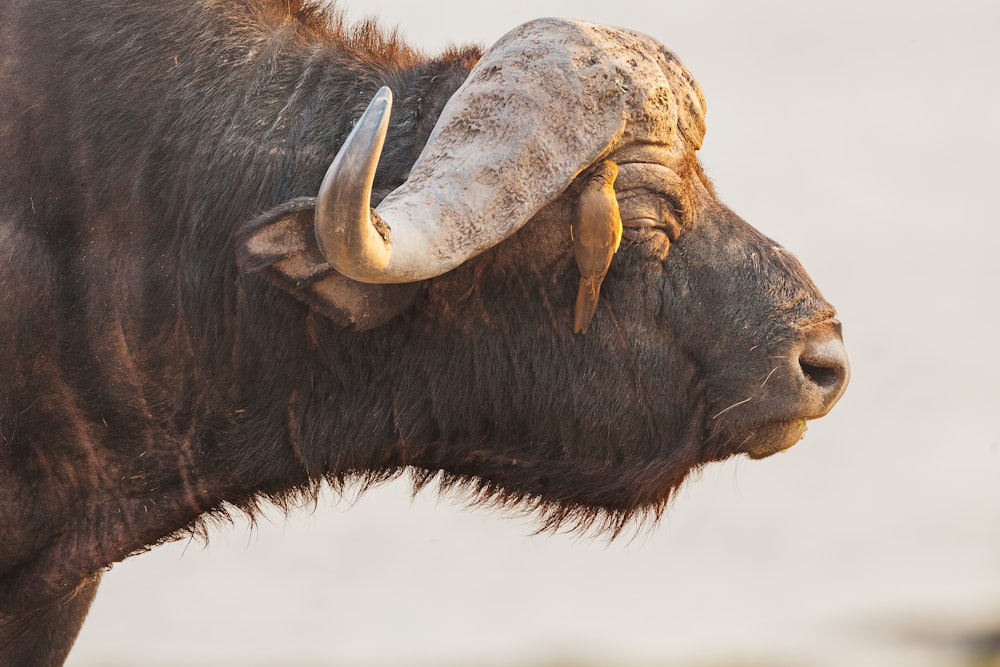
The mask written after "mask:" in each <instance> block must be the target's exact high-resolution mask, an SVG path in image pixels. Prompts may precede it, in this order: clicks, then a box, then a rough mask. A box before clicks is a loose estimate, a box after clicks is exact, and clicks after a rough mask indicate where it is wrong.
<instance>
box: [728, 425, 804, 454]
mask: <svg viewBox="0 0 1000 667" xmlns="http://www.w3.org/2000/svg"><path fill="white" fill-rule="evenodd" d="M807 428H808V425H807V423H806V420H805V419H791V420H788V421H780V422H772V423H768V424H764V425H762V426H760V427H758V428H756V429H754V430H753V432H752V433H751V434H750V436H749V437H748V438H747V439H746V440H744V441H743V442H742V443H741V444H740V446H739V452H740V453H743V454H746V455H747V456H749V457H750V458H752V459H763V458H767V457H768V456H771V455H772V454H778V453H779V452H783V451H785V450H787V449H790V448H791V447H792V446H793V445H795V444H796V443H797V442H798V441H799V440H801V439H802V437H803V436H804V435H805V433H806V429H807Z"/></svg>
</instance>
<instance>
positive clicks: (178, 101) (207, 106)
mask: <svg viewBox="0 0 1000 667" xmlns="http://www.w3.org/2000/svg"><path fill="white" fill-rule="evenodd" d="M390 91H391V92H390ZM393 104H394V105H395V108H393ZM704 113H705V103H704V100H703V98H702V94H701V91H700V89H699V87H698V85H697V84H696V83H695V81H694V79H693V78H692V77H691V75H690V74H689V73H688V71H687V69H685V67H684V66H683V65H682V64H681V63H680V61H679V60H678V59H677V58H676V57H675V56H674V55H673V54H672V53H671V52H670V51H668V50H666V49H665V48H664V47H663V46H661V45H660V44H658V43H657V42H656V41H654V40H653V39H651V38H649V37H646V36H644V35H641V34H638V33H634V32H630V31H627V30H620V29H616V28H609V27H605V26H599V25H593V24H588V23H583V22H578V21H567V20H556V19H546V20H540V21H535V22H531V23H528V24H526V25H523V26H521V27H519V28H516V29H515V30H513V31H512V32H510V33H509V34H508V35H506V36H505V37H503V38H502V39H501V40H500V41H499V42H498V43H497V44H495V45H494V46H493V47H491V48H490V49H488V50H486V51H480V50H477V49H474V48H469V49H464V50H463V49H452V50H450V51H448V52H446V53H444V54H443V55H442V56H440V57H438V58H435V59H427V58H424V57H423V56H420V55H419V54H417V53H415V52H414V51H412V50H411V49H409V48H408V47H406V46H405V45H404V44H402V43H400V42H399V40H397V39H395V38H394V37H393V36H391V35H386V34H385V33H382V32H380V31H379V30H378V29H377V28H376V27H374V26H372V25H368V24H364V25H361V26H360V27H354V28H349V27H346V26H345V25H344V23H343V21H342V19H341V18H339V15H338V14H337V13H336V12H335V11H333V10H329V9H327V10H324V9H321V8H318V7H314V6H311V5H309V4H306V3H305V2H304V0H281V1H279V0H101V1H100V2H96V1H90V0H81V1H80V2H66V1H65V0H34V1H33V2H23V1H19V0H0V155H2V156H3V160H2V163H0V250H2V254H0V285H2V288H0V330H2V331H3V332H4V333H3V336H2V339H0V369H2V370H3V373H4V376H5V377H4V382H3V383H2V384H0V664H3V665H21V664H30V665H36V664H59V663H61V662H62V660H63V659H64V657H65V655H66V653H67V652H68V650H69V647H70V646H71V645H72V642H73V639H74V638H75V636H76V633H77V632H78V630H79V627H80V624H81V623H82V621H83V618H84V616H85V614H86V610H87V607H88V606H89V604H90V600H91V599H92V597H93V595H94V592H95V590H96V588H97V584H98V580H99V578H100V573H101V571H102V570H103V569H104V568H107V567H108V566H109V565H110V564H112V563H114V562H116V561H119V560H121V559H123V558H125V557H127V556H129V555H130V554H134V553H137V552H140V551H143V550H145V549H148V548H150V546H152V545H155V544H157V543H161V542H164V541H166V540H170V539H173V538H175V537H177V536H179V535H183V534H186V532H187V531H191V530H192V529H196V528H197V527H198V525H199V522H200V521H203V520H204V518H205V517H206V516H211V515H212V514H213V513H225V512H226V511H227V508H230V509H231V508H233V507H238V508H241V509H245V510H247V511H253V509H254V507H255V505H256V503H258V502H260V501H261V500H262V499H263V500H272V501H276V502H279V503H280V502H282V501H287V500H288V499H289V498H290V497H295V496H296V495H297V494H298V495H301V494H306V495H308V494H311V493H314V492H315V490H316V488H317V487H318V486H319V485H320V484H321V483H322V482H323V481H324V480H327V481H329V482H331V483H333V484H335V485H343V484H348V483H362V484H365V483H372V482H376V481H380V480H384V479H388V478H391V477H394V476H397V475H399V474H400V473H401V472H402V471H404V470H410V471H411V472H412V475H413V477H414V480H415V483H416V485H417V486H418V487H419V486H421V485H423V484H426V483H427V482H429V481H431V480H432V479H436V480H438V481H439V482H440V483H441V484H443V485H444V486H445V487H454V486H459V487H461V488H464V489H466V490H467V491H468V492H469V493H470V494H471V495H472V496H473V497H474V498H475V499H477V500H480V501H483V502H490V503H499V504H501V505H504V506H515V507H518V508H529V509H531V510H533V511H535V512H536V513H537V515H538V516H539V518H540V521H541V526H542V527H543V528H554V527H557V526H563V527H570V528H573V527H577V528H586V527H594V528H595V529H597V530H601V529H603V530H607V531H610V532H611V533H614V532H616V531H617V530H620V529H621V527H622V526H623V525H624V524H625V523H626V522H627V521H628V520H629V519H631V518H633V517H637V516H638V517H654V518H655V517H656V516H658V515H659V513H660V512H661V511H662V509H663V507H664V505H665V503H666V502H667V501H668V499H669V497H670V495H671V492H672V491H673V490H674V489H675V488H676V487H677V485H678V484H680V483H681V481H682V480H683V479H684V477H685V475H686V474H687V473H688V472H689V471H690V470H691V469H692V468H694V467H697V466H699V465H701V464H704V463H706V462H709V461H716V460H720V459H723V458H726V457H728V456H732V455H735V454H740V453H743V454H748V455H750V456H752V457H763V456H767V455H769V454H772V453H774V452H777V451H780V450H783V449H785V448H787V447H790V446H791V445H793V444H794V443H795V442H797V441H798V440H799V439H800V438H801V436H802V434H803V432H804V430H805V424H806V421H807V420H809V419H814V418H817V417H821V416H823V415H825V414H826V413H827V412H828V411H829V410H830V408H831V407H832V406H833V404H834V403H835V402H836V401H837V399H838V398H839V397H840V395H841V394H842V392H843V390H844V387H845V386H846V383H847V378H848V365H847V359H846V354H845V352H844V348H843V344H842V342H841V336H840V324H839V323H838V322H837V320H836V319H835V312H834V309H833V308H832V307H831V306H830V305H829V304H828V303H827V302H826V301H825V300H824V299H823V297H822V296H821V295H820V293H819V291H818V290H817V289H816V287H815V286H814V285H813V283H812V282H811V281H810V279H809V278H808V276H807V275H806V273H805V271H804V270H803V269H802V267H801V266H800V265H799V263H798V262H797V261H796V260H795V259H794V258H793V257H792V256H791V255H790V254H789V253H788V252H786V251H785V250H784V249H782V248H781V246H779V245H777V244H776V243H775V242H774V241H771V240H770V239H768V238H765V237H764V236H762V235H761V234H759V233H758V232H756V231H755V230H754V229H752V228H751V227H749V226H748V225H747V224H746V223H744V222H743V221H742V220H741V219H740V218H739V217H737V216H736V215H735V214H734V213H733V212H731V211H730V210H729V209H728V208H726V207H725V206H724V205H723V204H722V203H720V202H719V201H718V200H717V198H716V197H715V194H714V191H713V188H712V185H711V183H710V182H709V180H708V178H707V177H706V176H705V174H704V172H703V171H702V169H701V166H700V165H699V163H698V161H697V158H696V156H695V151H696V150H697V149H698V147H699V146H700V144H701V141H702V138H703V135H704V128H705V126H704ZM383 142H384V149H383ZM614 167H617V169H615V168H614ZM598 172H600V173H599V174H598V176H595V174H596V173H598ZM595 178H597V179H598V180H600V183H599V184H598V186H588V183H591V182H594V179H595ZM601 179H603V180H601ZM588 187H596V188H597V189H596V190H595V191H594V192H595V193H596V194H594V196H592V197H590V198H589V199H588V198H587V197H584V198H581V193H585V192H587V188H588ZM612 188H613V189H612ZM578 202H579V210H577V209H576V207H577V205H578ZM372 205H376V207H375V208H371V206H372ZM574 211H575V212H574ZM573 219H578V220H580V221H582V222H581V223H580V224H583V222H586V229H587V230H589V231H588V234H589V233H591V232H593V235H592V236H591V237H588V238H593V239H604V240H603V241H600V242H598V241H594V242H593V243H594V244H596V245H595V246H594V247H595V248H598V250H597V251H595V252H598V251H599V252H600V253H605V254H604V255H600V256H599V261H597V262H596V264H594V266H595V267H596V268H593V269H592V271H591V272H592V273H593V274H594V275H593V276H591V277H588V281H590V282H588V284H592V283H593V280H591V278H594V279H596V277H598V276H600V277H602V279H603V284H601V283H600V282H599V281H598V283H597V287H596V288H595V289H599V294H598V292H597V291H590V292H588V294H589V295H590V296H587V297H585V299H586V303H584V304H583V306H584V308H583V310H582V311H581V312H582V313H583V315H579V316H577V319H578V324H577V325H576V326H574V310H575V307H576V301H577V292H578V287H579V286H580V283H581V274H580V269H579V268H578V266H577V259H575V256H574V242H573V240H572V239H571V234H570V223H571V221H572V220H573ZM581 243H582V245H580V246H578V248H577V251H578V252H583V251H584V250H587V247H588V246H587V243H590V241H583V242H581ZM619 244H620V247H619ZM616 249H617V252H615V250H616ZM580 256H581V257H582V255H580ZM609 258H610V259H609ZM608 261H609V262H610V267H608V266H607V264H606V262H608ZM583 262H584V260H581V263H582V264H581V265H583ZM601 271H606V275H601ZM587 289H590V288H587ZM583 291H584V290H583V289H582V288H581V293H583ZM581 298H584V297H581ZM591 311H593V312H591ZM579 322H583V323H584V324H586V326H582V325H580V324H579ZM574 328H576V329H577V330H578V331H579V332H580V333H579V334H577V333H574ZM584 332H585V335H583V333H584Z"/></svg>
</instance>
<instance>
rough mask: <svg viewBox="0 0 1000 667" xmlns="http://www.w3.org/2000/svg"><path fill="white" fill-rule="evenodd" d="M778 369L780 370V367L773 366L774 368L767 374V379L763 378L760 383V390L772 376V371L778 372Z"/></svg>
mask: <svg viewBox="0 0 1000 667" xmlns="http://www.w3.org/2000/svg"><path fill="white" fill-rule="evenodd" d="M779 368H781V366H775V367H774V368H772V369H771V372H770V373H768V374H767V377H766V378H764V381H763V382H761V383H760V388H761V389H763V388H764V385H765V384H767V381H768V380H770V379H771V376H772V375H774V371H776V370H778V369H779Z"/></svg>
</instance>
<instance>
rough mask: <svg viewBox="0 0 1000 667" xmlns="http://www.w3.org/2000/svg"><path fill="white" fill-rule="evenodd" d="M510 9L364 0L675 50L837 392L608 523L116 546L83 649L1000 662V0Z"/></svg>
mask: <svg viewBox="0 0 1000 667" xmlns="http://www.w3.org/2000/svg"><path fill="white" fill-rule="evenodd" d="M492 4H493V5H496V6H480V4H479V3H458V2H454V1H450V2H449V1H443V0H442V1H431V0H428V1H425V2H421V3H410V4H406V3H404V2H402V1H401V0H396V1H389V0H383V1H381V2H375V1H374V0H372V1H370V2H355V3H354V4H353V5H352V6H351V16H355V17H360V16H363V15H366V14H368V13H373V12H377V13H378V14H379V15H380V16H382V17H383V18H384V19H385V20H386V21H387V22H397V21H398V22H399V23H400V24H402V25H404V26H405V30H404V33H405V35H406V36H408V37H409V38H410V40H411V41H412V42H414V43H415V44H416V45H418V46H420V47H423V48H426V49H427V50H428V51H437V50H439V49H440V48H442V47H443V46H444V45H445V44H446V43H447V42H448V41H451V40H454V41H459V42H468V41H474V42H482V43H490V42H492V41H494V40H495V39H496V38H498V37H499V36H500V35H501V34H502V33H503V32H505V31H506V30H507V29H509V28H510V27H513V26H514V25H516V24H518V23H520V22H522V21H524V20H527V19H529V18H533V17H536V16H545V15H562V16H575V17H579V18H586V19H590V20H596V21H600V22H605V23H612V24H617V25H624V26H627V27H632V28H636V29H640V30H642V31H644V32H647V33H649V34H652V35H654V36H655V37H657V38H659V39H660V40H661V41H663V42H664V43H666V44H667V45H668V46H670V47H671V48H673V49H674V50H676V51H677V52H678V53H679V54H680V55H681V57H682V58H683V59H684V61H685V62H686V63H687V65H688V66H689V67H690V68H691V69H692V71H693V72H694V73H695V76H696V77H698V79H699V80H700V82H701V83H702V85H703V87H704V89H705V92H706V95H707V97H708V101H709V116H708V124H709V133H708V138H707V141H706V145H705V148H704V150H703V161H704V163H705V165H706V167H707V169H708V171H709V173H710V174H711V175H712V176H713V178H714V180H715V182H716V184H717V187H718V190H719V192H720V194H721V195H722V197H723V198H724V199H725V200H726V201H727V202H728V203H729V204H730V205H731V206H732V207H733V208H734V209H735V210H737V211H738V212H740V213H741V214H742V215H743V216H744V217H746V219H747V220H749V221H750V222H751V223H753V224H755V225H756V226H758V227H759V228H760V229H761V230H762V231H764V232H765V233H767V234H769V235H771V236H773V237H775V238H777V239H779V240H780V241H781V242H782V243H784V244H785V245H786V246H787V247H789V248H790V249H791V250H792V251H793V252H795V253H796V254H797V255H798V256H799V257H800V258H801V259H802V261H803V263H804V264H805V265H806V267H807V268H808V269H809V270H810V272H811V274H812V275H813V277H814V278H815V280H816V282H817V283H818V284H819V285H820V286H821V288H822V289H823V291H824V293H825V294H826V296H827V297H828V298H829V299H830V300H831V301H833V302H834V303H835V304H836V305H837V306H838V308H839V310H840V313H841V319H842V320H843V322H844V328H845V337H846V339H847V344H848V348H849V351H850V353H851V358H852V363H853V372H854V379H853V382H852V386H851V388H850V390H849V391H848V393H847V395H846V397H845V398H844V400H843V401H842V402H841V404H840V405H839V406H838V407H837V409H836V410H834V412H833V413H832V414H831V415H830V416H829V417H828V418H827V419H825V420H822V421H820V422H816V423H814V424H813V425H812V426H811V427H810V431H809V433H808V435H807V436H806V439H805V441H804V442H803V443H801V444H799V445H798V446H797V447H795V448H794V449H792V450H791V451H789V452H788V453H786V454H783V455H780V456H777V457H773V458H771V459H768V460H765V461H759V462H758V461H749V460H745V459H741V460H736V461H732V462H729V463H726V464H720V465H715V466H713V467H710V468H709V469H707V470H706V471H705V472H704V474H703V475H701V477H700V478H699V479H696V480H692V481H691V482H690V483H689V484H688V485H687V486H686V487H685V489H684V491H683V493H682V494H681V496H680V497H679V499H678V501H677V502H676V504H675V505H674V507H673V509H672V511H671V512H669V515H668V516H667V517H666V518H665V519H664V520H663V521H662V522H661V524H660V525H659V526H658V527H656V529H654V530H653V531H650V532H643V533H641V534H639V535H638V536H636V537H635V538H634V539H632V540H621V541H618V542H615V543H613V544H610V545H608V544H606V543H603V542H600V541H594V540H589V539H580V538H574V537H567V536H536V537H532V536H531V535H530V533H531V531H532V529H533V524H532V523H531V521H530V520H527V519H518V518H510V517H504V516H499V515H497V514H495V513H492V512H488V511H484V510H472V511H470V510H467V509H464V508H463V507H462V503H461V502H460V501H456V500H448V499H438V498H437V496H436V495H435V494H434V493H427V492H425V493H422V494H421V495H419V496H417V497H416V498H415V499H412V500H411V499H410V496H409V490H408V488H407V485H406V484H405V482H404V483H396V484H391V485H388V486H385V487H383V488H380V489H377V490H375V491H373V492H370V493H368V494H366V495H365V496H363V497H362V498H361V499H359V500H357V499H347V500H342V499H337V498H334V497H333V496H332V495H328V496H327V497H325V498H323V499H322V500H321V502H320V503H319V507H318V509H317V510H316V511H313V512H310V511H298V512H295V513H294V514H293V515H292V516H291V517H290V518H288V519H287V520H286V519H284V518H283V517H281V516H279V515H278V514H277V513H275V514H274V515H272V516H270V517H268V518H264V519H262V520H261V521H260V522H259V524H258V526H257V528H256V529H254V530H250V529H249V528H248V527H247V525H246V524H245V523H243V522H237V524H236V525H235V526H221V527H219V528H218V529H216V530H213V532H212V538H211V541H210V544H209V546H208V547H205V546H204V545H202V544H200V543H177V544H172V545H168V546H166V547H162V548H160V549H157V550H155V551H153V552H152V553H149V554H147V555H144V556H141V557H138V558H133V559H131V560H129V561H126V562H125V563H123V564H120V565H118V566H116V567H115V568H114V569H113V570H112V571H111V572H110V573H109V574H108V575H107V576H106V579H105V583H104V586H103V588H102V590H101V592H100V594H99V595H98V598H97V602H96V604H95V605H94V608H93V611H92V613H91V616H90V619H89V620H88V622H87V624H86V626H85V627H84V631H83V633H82V636H81V638H80V640H79V642H78V644H77V646H76V648H75V649H74V652H73V654H72V655H71V657H70V661H69V665H71V666H73V667H115V666H125V665H153V666H158V665H204V666H209V665H212V666H234V665H241V666H254V665H279V664H280V665H293V664H294V665H350V666H358V667H368V666H371V667H375V666H390V665H391V666H416V665H420V666H424V665H426V666H431V665H435V666H451V665H454V666H459V665H483V666H497V667H499V666H507V665H553V666H554V665H567V666H568V665H570V664H583V665H616V666H622V665H721V664H727V665H731V664H734V665H767V666H769V667H780V666H784V665H787V666H792V665H794V666H806V667H813V666H815V667H825V666H838V667H839V666H843V665H850V666H852V667H866V666H872V667H895V666H899V667H904V666H905V667H923V666H928V667H932V666H933V667H943V666H947V665H958V664H965V663H964V661H969V660H973V659H975V657H976V656H975V655H973V653H974V651H972V650H971V648H970V647H973V648H974V647H977V646H978V647H979V648H980V649H982V655H980V656H979V659H980V660H981V662H979V663H977V664H980V665H987V664H998V663H995V662H988V658H987V657H986V656H988V654H989V646H990V644H989V642H988V641H987V640H986V637H987V636H988V635H989V633H990V632H991V631H996V630H997V629H998V628H1000V433H998V429H997V414H998V404H1000V401H998V399H1000V355H998V353H997V346H996V341H997V339H998V336H997V328H998V325H1000V315H998V312H997V307H998V305H1000V303H998V302H1000V299H998V297H997V289H998V287H1000V262H998V260H997V258H996V253H997V248H998V247H1000V214H998V213H997V204H996V199H995V194H994V193H995V187H996V185H995V184H996V181H997V177H998V176H1000V173H998V171H1000V170H998V168H997V157H996V156H997V155H998V153H1000V131H998V125H997V123H998V119H1000V92H998V90H1000V85H998V84H1000V40H998V39H997V38H996V34H997V32H998V29H1000V5H998V4H996V3H993V2H987V1H983V2H975V1H973V0H958V1H955V0H953V1H952V2H949V3H942V2H935V3H929V2H902V1H900V2H890V1H888V0H874V1H873V0H864V1H862V0H847V1H845V2H839V3H822V7H821V6H820V5H821V3H803V2H800V1H799V0H782V1H778V0H775V1H769V2H745V1H742V0H731V1H729V2H724V1H709V2H701V1H699V2H693V1H690V0H674V1H673V2H665V3H637V2H632V3H629V2H620V3H597V2H581V1H577V2H570V1H568V0H567V1H563V0H533V1H532V2H520V1H512V0H508V2H504V3H492ZM501 4H502V5H503V6H502V7H501V6H499V5H501ZM637 5H641V6H637ZM355 500H356V501H355ZM976 638H979V639H980V640H981V641H979V642H978V643H976V642H975V641H971V642H970V641H965V640H975V639H976ZM994 644H995V643H994ZM994 658H996V654H994ZM997 660H1000V659H997Z"/></svg>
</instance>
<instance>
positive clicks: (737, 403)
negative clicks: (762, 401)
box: [712, 396, 753, 419]
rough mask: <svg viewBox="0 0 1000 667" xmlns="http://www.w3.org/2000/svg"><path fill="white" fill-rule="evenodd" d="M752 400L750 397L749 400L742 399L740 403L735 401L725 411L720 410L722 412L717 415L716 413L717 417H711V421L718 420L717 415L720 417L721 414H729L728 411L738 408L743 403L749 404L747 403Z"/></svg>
mask: <svg viewBox="0 0 1000 667" xmlns="http://www.w3.org/2000/svg"><path fill="white" fill-rule="evenodd" d="M752 400H753V396H751V397H749V398H744V399H743V400H742V401H737V402H736V403H733V404H732V405H730V406H729V407H728V408H726V409H725V410H722V411H721V412H719V413H718V414H717V415H715V416H713V417H712V419H718V418H719V415H721V414H723V413H725V412H729V411H730V410H732V409H733V408H735V407H736V406H738V405H743V404H744V403H749V402H750V401H752Z"/></svg>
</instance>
